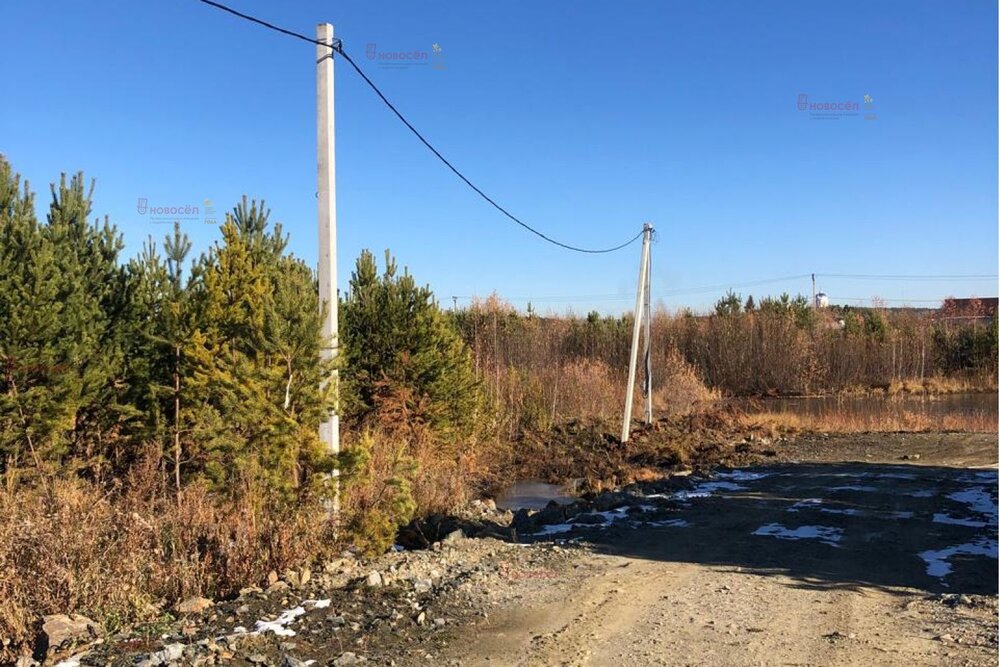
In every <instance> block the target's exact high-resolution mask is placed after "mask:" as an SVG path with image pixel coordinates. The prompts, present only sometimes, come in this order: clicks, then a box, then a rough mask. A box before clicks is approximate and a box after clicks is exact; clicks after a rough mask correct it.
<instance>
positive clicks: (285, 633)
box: [233, 598, 330, 637]
mask: <svg viewBox="0 0 1000 667" xmlns="http://www.w3.org/2000/svg"><path fill="white" fill-rule="evenodd" d="M329 606H330V599H329V598H326V599H324V600H303V601H302V605H301V606H298V607H292V608H291V609H286V610H285V611H283V612H281V614H280V615H279V616H278V618H276V619H274V620H273V621H257V623H256V624H255V625H254V630H253V632H252V633H250V634H254V635H262V634H264V633H265V632H273V633H274V634H276V635H278V636H279V637H294V636H295V631H294V630H292V629H291V628H288V627H286V626H287V625H288V624H289V623H291V622H292V621H294V620H295V619H297V618H298V617H299V616H302V615H303V614H305V613H306V610H305V608H306V607H310V608H312V609H326V608H327V607H329ZM246 631H247V630H246V628H244V627H242V626H240V627H236V628H233V632H235V633H238V634H242V633H245V632H246Z"/></svg>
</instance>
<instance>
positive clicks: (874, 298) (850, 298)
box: [827, 296, 948, 303]
mask: <svg viewBox="0 0 1000 667" xmlns="http://www.w3.org/2000/svg"><path fill="white" fill-rule="evenodd" d="M827 298H828V299H830V300H831V301H833V300H836V301H884V302H886V303H943V302H944V300H945V299H946V298H948V297H941V298H940V299H884V298H882V297H880V296H871V297H857V296H828V297H827Z"/></svg>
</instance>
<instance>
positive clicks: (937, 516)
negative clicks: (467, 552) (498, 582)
mask: <svg viewBox="0 0 1000 667" xmlns="http://www.w3.org/2000/svg"><path fill="white" fill-rule="evenodd" d="M782 454H783V456H782V458H783V459H785V460H786V461H787V462H782V463H781V464H777V465H774V466H765V467H759V468H755V469H752V470H751V471H750V472H757V473H760V474H759V475H750V476H745V475H744V476H742V477H730V478H728V479H729V482H728V484H727V485H723V487H724V488H715V489H713V492H712V493H710V494H707V495H705V496H698V497H692V498H690V499H686V500H684V501H683V502H678V501H677V500H676V499H658V500H655V501H654V500H651V501H650V502H651V503H655V504H656V509H655V511H654V514H655V519H657V520H659V521H663V520H664V519H666V520H671V521H674V522H675V523H676V522H677V521H678V520H679V521H683V522H684V524H679V525H663V524H662V523H661V525H659V526H651V525H650V524H648V523H646V524H642V523H640V524H638V525H636V524H635V523H633V524H632V525H629V526H621V527H618V526H616V527H612V528H608V529H604V530H600V531H597V530H595V531H593V533H592V534H587V535H586V536H584V537H583V538H582V539H581V541H580V542H579V543H577V546H579V551H578V554H579V555H578V556H577V557H576V558H574V559H569V560H568V561H567V564H566V566H565V567H564V568H561V569H560V570H545V571H539V572H535V573H531V572H525V573H522V574H521V575H520V577H518V578H517V579H515V580H512V582H511V586H512V591H511V595H510V596H509V599H508V601H506V602H505V603H504V604H503V605H501V606H500V607H499V608H498V609H494V610H493V611H491V613H490V614H489V615H488V618H487V619H485V620H479V621H472V620H470V621H468V622H466V623H465V624H462V625H460V626H457V627H455V628H453V629H452V630H451V631H450V632H449V634H448V638H447V641H438V642H436V646H435V647H434V649H436V650H435V654H434V663H433V664H461V665H620V666H625V665H734V666H735V665H995V664H997V626H996V619H997V606H996V593H997V560H996V537H997V524H996V514H995V511H996V510H995V507H996V497H997V495H996V494H997V488H996V484H997V482H996V474H995V467H996V463H997V439H996V436H995V435H968V434H920V435H898V436H890V437H887V436H885V435H874V436H865V435H851V436H831V437H822V436H819V437H816V438H812V439H805V440H799V441H797V442H796V443H794V444H792V445H789V446H788V450H787V451H785V452H783V453H782ZM903 457H906V458H905V459H904V458H903ZM984 467H985V468H987V469H989V468H990V467H992V469H993V471H992V472H990V471H989V470H987V471H986V472H982V471H980V472H977V471H975V470H974V468H980V469H982V468H984ZM723 479H725V478H723ZM991 506H992V508H993V509H992V510H991V509H990V507H991ZM762 533H763V534H762ZM575 534H576V533H568V534H564V535H562V536H563V537H568V536H570V535H575ZM796 535H799V536H807V537H805V538H804V539H785V538H789V537H794V536H796ZM782 536H784V538H783V537H782ZM557 537H560V535H559V534H558V533H557V534H555V535H553V538H557ZM960 545H966V547H962V546H960ZM968 545H972V546H971V547H969V546H968ZM984 545H985V546H984ZM955 547H959V549H958V552H957V553H952V552H951V551H949V550H950V549H954V548H955ZM984 548H985V549H986V551H987V552H990V551H992V557H990V556H984V555H980V554H977V553H975V552H976V551H979V550H982V549H984ZM963 551H969V552H970V553H963ZM921 554H923V556H921ZM948 570H950V571H948ZM440 639H444V638H443V637H442V638H440ZM428 648H430V647H428ZM423 664H428V663H427V661H426V660H425V661H424V663H423Z"/></svg>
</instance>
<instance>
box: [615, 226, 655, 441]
mask: <svg viewBox="0 0 1000 667" xmlns="http://www.w3.org/2000/svg"><path fill="white" fill-rule="evenodd" d="M652 237H653V226H652V225H650V224H649V223H646V224H645V225H643V227H642V259H640V260H639V285H638V287H637V288H636V292H635V321H634V322H633V324H632V353H631V355H630V356H629V362H628V385H627V386H626V387H625V416H624V418H623V419H622V442H628V436H629V429H630V427H631V425H632V395H633V394H634V393H635V370H636V364H637V362H638V360H639V334H640V333H641V332H642V313H643V305H644V299H643V297H644V295H645V292H646V281H647V276H648V274H649V242H650V240H651V239H652Z"/></svg>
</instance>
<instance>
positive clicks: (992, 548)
mask: <svg viewBox="0 0 1000 667" xmlns="http://www.w3.org/2000/svg"><path fill="white" fill-rule="evenodd" d="M958 554H963V555H967V556H987V557H989V558H996V557H997V541H996V540H991V539H988V538H985V537H981V538H979V539H976V540H973V541H972V542H966V543H965V544H958V545H956V546H953V547H946V548H944V549H937V550H931V551H922V552H920V553H919V554H917V555H918V556H920V557H921V558H922V559H923V560H924V562H925V563H927V574H929V575H930V576H932V577H945V576H947V575H949V574H951V563H949V562H948V559H949V558H951V557H952V556H955V555H958Z"/></svg>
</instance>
